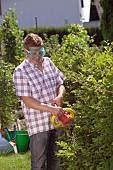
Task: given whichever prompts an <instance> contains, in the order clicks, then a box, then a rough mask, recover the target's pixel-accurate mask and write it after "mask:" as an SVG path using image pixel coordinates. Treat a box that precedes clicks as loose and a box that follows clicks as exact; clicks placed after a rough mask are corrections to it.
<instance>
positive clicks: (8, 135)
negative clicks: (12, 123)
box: [4, 128, 11, 141]
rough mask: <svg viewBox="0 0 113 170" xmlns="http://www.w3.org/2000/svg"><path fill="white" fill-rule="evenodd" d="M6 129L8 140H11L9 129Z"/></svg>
mask: <svg viewBox="0 0 113 170" xmlns="http://www.w3.org/2000/svg"><path fill="white" fill-rule="evenodd" d="M4 130H5V132H6V134H7V137H8V140H9V141H10V140H11V136H10V134H9V131H8V129H7V128H5V129H4Z"/></svg>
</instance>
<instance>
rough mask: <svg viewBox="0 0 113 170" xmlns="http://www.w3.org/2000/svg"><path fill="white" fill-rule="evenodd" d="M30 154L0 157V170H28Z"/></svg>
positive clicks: (11, 154) (12, 154)
mask: <svg viewBox="0 0 113 170" xmlns="http://www.w3.org/2000/svg"><path fill="white" fill-rule="evenodd" d="M30 164H31V158H30V152H29V151H28V152H26V153H23V154H20V153H18V154H14V153H10V154H7V155H5V154H3V155H0V170H30V168H31V165H30Z"/></svg>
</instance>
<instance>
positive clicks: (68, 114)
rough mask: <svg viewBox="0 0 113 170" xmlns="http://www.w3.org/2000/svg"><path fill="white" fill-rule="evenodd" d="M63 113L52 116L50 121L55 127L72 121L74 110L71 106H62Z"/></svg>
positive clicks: (66, 124) (69, 123)
mask: <svg viewBox="0 0 113 170" xmlns="http://www.w3.org/2000/svg"><path fill="white" fill-rule="evenodd" d="M63 110H64V111H65V113H64V114H63V115H62V116H59V117H57V116H52V118H51V122H52V124H53V125H54V126H55V127H57V128H58V127H64V126H69V125H71V124H72V123H73V121H74V113H75V112H74V110H72V109H71V108H63Z"/></svg>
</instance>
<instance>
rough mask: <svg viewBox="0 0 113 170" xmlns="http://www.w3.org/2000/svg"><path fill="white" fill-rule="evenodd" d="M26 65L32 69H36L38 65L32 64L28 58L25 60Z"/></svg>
mask: <svg viewBox="0 0 113 170" xmlns="http://www.w3.org/2000/svg"><path fill="white" fill-rule="evenodd" d="M43 61H44V58H43ZM26 63H27V64H29V65H30V66H31V67H33V68H38V65H37V64H34V63H32V62H31V61H30V59H29V58H28V57H27V58H26Z"/></svg>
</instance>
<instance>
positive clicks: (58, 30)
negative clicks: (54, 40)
mask: <svg viewBox="0 0 113 170" xmlns="http://www.w3.org/2000/svg"><path fill="white" fill-rule="evenodd" d="M69 27H70V26H64V27H38V32H37V30H36V28H35V27H31V28H22V30H23V31H24V37H25V36H26V35H27V34H28V33H30V32H34V33H38V34H39V35H40V36H41V37H42V38H43V39H44V38H45V37H44V34H47V36H48V38H49V37H50V36H51V35H56V34H58V35H59V43H61V42H62V38H63V36H64V35H68V33H69V32H68V29H69ZM85 29H86V30H87V31H88V35H89V36H93V38H94V43H95V44H96V45H97V46H100V45H101V41H103V36H102V33H101V30H100V28H99V27H85Z"/></svg>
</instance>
